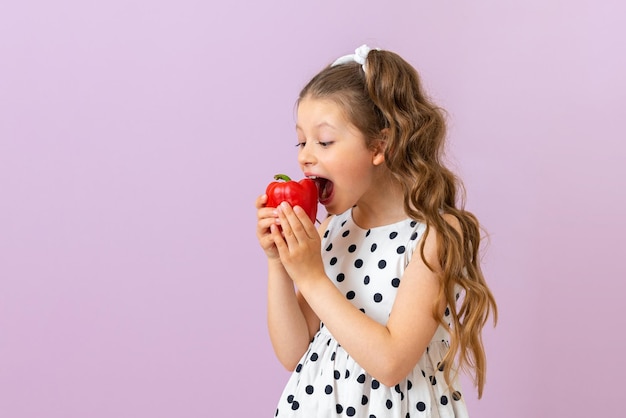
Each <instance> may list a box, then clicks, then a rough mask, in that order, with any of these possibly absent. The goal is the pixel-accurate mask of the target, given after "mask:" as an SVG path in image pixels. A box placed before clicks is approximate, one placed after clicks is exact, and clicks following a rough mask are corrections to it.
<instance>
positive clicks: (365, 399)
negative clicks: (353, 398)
mask: <svg viewBox="0 0 626 418" xmlns="http://www.w3.org/2000/svg"><path fill="white" fill-rule="evenodd" d="M368 402H369V399H368V398H367V396H365V395H363V396H361V405H367V403H368Z"/></svg>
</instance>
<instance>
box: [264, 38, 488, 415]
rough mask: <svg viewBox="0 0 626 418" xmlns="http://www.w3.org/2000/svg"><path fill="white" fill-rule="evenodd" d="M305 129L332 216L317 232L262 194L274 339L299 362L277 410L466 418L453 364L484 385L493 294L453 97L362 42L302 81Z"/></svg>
mask: <svg viewBox="0 0 626 418" xmlns="http://www.w3.org/2000/svg"><path fill="white" fill-rule="evenodd" d="M296 132H297V135H298V148H299V151H298V162H299V165H300V167H301V168H302V171H303V173H304V175H305V176H307V177H309V178H312V179H314V180H315V182H316V183H317V186H318V189H319V200H320V203H321V204H322V205H324V206H325V208H326V210H327V212H328V213H329V217H327V218H326V219H325V220H324V221H323V222H322V224H321V225H320V227H319V232H318V230H317V229H316V228H315V226H314V225H313V223H312V222H311V221H310V219H309V218H308V216H307V215H306V213H305V212H304V211H303V210H302V208H300V207H290V206H289V205H288V204H287V203H282V204H281V205H280V206H279V207H278V208H270V207H265V203H266V202H267V196H265V195H263V196H260V197H259V198H258V199H257V202H256V206H257V210H258V212H257V214H258V225H257V236H258V239H259V242H260V244H261V247H262V248H263V250H264V251H265V253H266V255H267V258H268V267H269V269H268V270H269V272H268V276H269V278H268V325H269V333H270V338H271V341H272V344H273V347H274V350H275V352H276V355H277V357H278V359H279V360H280V361H281V363H282V364H283V365H284V366H285V367H286V368H287V369H289V370H293V374H292V376H291V378H290V380H289V381H288V383H287V386H286V387H285V390H284V392H283V395H282V397H281V398H280V401H279V403H278V407H277V409H276V413H275V416H276V417H307V418H312V417H315V418H318V417H343V416H348V417H351V416H354V417H366V418H382V417H398V418H407V417H465V416H467V411H466V407H465V403H464V399H463V395H462V393H461V391H460V388H459V385H458V383H457V379H456V373H457V370H458V369H459V368H464V369H470V370H469V371H473V373H474V377H475V384H476V385H477V388H478V395H479V397H480V396H481V395H482V390H483V386H484V383H485V353H484V349H483V345H482V339H481V330H482V327H483V326H484V325H485V323H486V321H487V319H488V316H489V315H490V313H492V314H493V316H494V322H495V317H496V305H495V301H494V298H493V296H492V294H491V292H490V291H489V289H488V287H487V285H486V284H485V280H484V278H483V275H482V273H481V269H480V265H479V261H480V258H479V241H480V230H479V224H478V221H477V219H476V218H475V217H474V216H473V215H472V214H471V213H469V212H467V211H465V210H463V208H462V207H460V206H459V203H458V202H457V192H458V189H459V188H460V187H461V185H460V182H458V181H457V179H456V177H455V176H454V175H453V174H452V173H451V172H450V171H449V170H448V169H447V168H446V167H444V165H443V163H442V161H441V155H442V151H443V150H442V148H443V145H444V136H445V124H444V118H443V116H442V113H441V111H440V109H439V108H437V107H436V106H435V105H434V104H433V103H431V102H430V101H429V99H428V98H427V97H426V95H425V94H424V92H423V91H422V88H421V86H420V80H419V77H418V74H417V72H416V71H415V69H414V68H413V67H412V66H411V65H409V64H408V63H407V62H406V61H405V60H403V59H402V58H401V57H399V56H398V55H397V54H395V53H393V52H390V51H382V50H378V49H376V50H370V49H369V48H368V47H367V46H365V45H364V46H362V47H360V48H358V49H357V50H356V51H355V54H352V55H347V56H345V57H341V58H339V59H338V60H337V61H335V62H334V63H333V64H332V65H330V66H328V67H327V68H325V69H323V70H322V71H321V72H320V73H319V74H318V75H316V76H315V77H314V78H313V79H312V80H311V81H310V82H309V83H308V84H307V85H306V86H305V87H304V89H303V90H302V92H301V93H300V96H299V99H298V108H297V124H296ZM294 285H295V286H294Z"/></svg>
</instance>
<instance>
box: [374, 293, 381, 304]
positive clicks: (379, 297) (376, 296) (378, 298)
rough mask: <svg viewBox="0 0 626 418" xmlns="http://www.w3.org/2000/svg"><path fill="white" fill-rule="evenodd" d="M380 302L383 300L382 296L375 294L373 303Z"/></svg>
mask: <svg viewBox="0 0 626 418" xmlns="http://www.w3.org/2000/svg"><path fill="white" fill-rule="evenodd" d="M382 300H383V295H381V294H380V293H376V294H375V295H374V302H376V303H380V302H381V301H382Z"/></svg>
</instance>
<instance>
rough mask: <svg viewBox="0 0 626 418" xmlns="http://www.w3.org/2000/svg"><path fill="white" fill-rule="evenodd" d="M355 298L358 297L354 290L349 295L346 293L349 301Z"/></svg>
mask: <svg viewBox="0 0 626 418" xmlns="http://www.w3.org/2000/svg"><path fill="white" fill-rule="evenodd" d="M355 296H356V293H354V290H351V291H349V292H348V293H346V297H347V298H348V300H352V299H354V297H355Z"/></svg>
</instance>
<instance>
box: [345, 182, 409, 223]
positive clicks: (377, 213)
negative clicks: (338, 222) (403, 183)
mask: <svg viewBox="0 0 626 418" xmlns="http://www.w3.org/2000/svg"><path fill="white" fill-rule="evenodd" d="M352 218H353V219H354V222H356V224H357V225H359V226H360V227H361V228H364V229H368V228H374V227H377V226H382V225H389V224H392V223H395V222H399V221H401V220H403V219H406V218H407V214H406V212H405V211H404V196H403V194H402V189H401V187H400V185H399V184H398V183H397V182H395V181H391V180H390V179H387V181H384V182H380V183H379V184H377V185H375V186H374V187H371V188H370V191H369V192H368V193H366V194H365V195H363V196H362V197H361V199H359V201H358V202H357V203H356V205H355V207H354V208H353V209H352Z"/></svg>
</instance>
